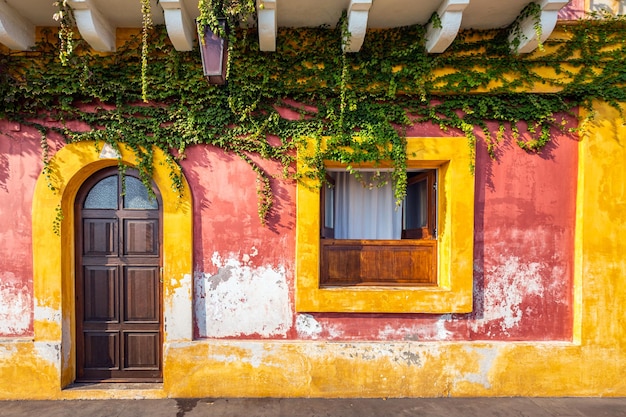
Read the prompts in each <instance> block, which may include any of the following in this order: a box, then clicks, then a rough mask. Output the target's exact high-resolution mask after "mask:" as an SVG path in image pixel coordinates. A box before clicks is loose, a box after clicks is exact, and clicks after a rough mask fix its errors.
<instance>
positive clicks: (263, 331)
mask: <svg viewBox="0 0 626 417" xmlns="http://www.w3.org/2000/svg"><path fill="white" fill-rule="evenodd" d="M257 254H258V250H257V249H256V248H255V247H252V248H251V250H250V253H244V254H242V255H240V256H230V257H228V258H226V259H223V258H222V257H221V256H220V255H219V254H218V253H214V254H213V256H212V262H213V264H214V265H215V267H217V273H216V274H212V275H211V274H205V273H202V274H201V273H197V274H196V299H195V312H196V323H197V325H198V330H199V333H200V334H199V335H200V337H237V336H258V337H283V338H284V337H287V333H288V332H289V330H290V329H291V327H292V320H293V319H292V317H293V311H292V308H291V302H290V299H289V285H288V282H287V276H286V272H285V268H284V267H282V266H278V267H273V266H271V265H268V266H260V267H254V266H251V264H252V262H251V258H253V257H255V256H256V255H257Z"/></svg>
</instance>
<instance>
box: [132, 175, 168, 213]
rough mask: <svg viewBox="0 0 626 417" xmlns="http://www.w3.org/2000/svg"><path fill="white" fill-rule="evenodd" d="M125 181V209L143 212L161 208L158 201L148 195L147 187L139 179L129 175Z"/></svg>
mask: <svg viewBox="0 0 626 417" xmlns="http://www.w3.org/2000/svg"><path fill="white" fill-rule="evenodd" d="M124 181H125V186H126V192H125V195H124V208H126V209H142V210H156V209H158V208H159V206H158V203H157V201H156V199H155V198H154V197H151V196H150V195H149V194H148V190H146V187H145V185H143V183H142V182H141V181H140V180H139V179H137V178H135V177H131V176H130V175H127V176H126V177H125V178H124Z"/></svg>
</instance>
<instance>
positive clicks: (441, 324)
mask: <svg viewBox="0 0 626 417" xmlns="http://www.w3.org/2000/svg"><path fill="white" fill-rule="evenodd" d="M451 320H452V314H444V315H442V316H441V317H439V319H438V320H437V323H436V324H435V328H436V329H437V340H446V339H449V338H450V337H451V336H452V332H451V331H449V330H448V329H446V323H447V322H449V321H451Z"/></svg>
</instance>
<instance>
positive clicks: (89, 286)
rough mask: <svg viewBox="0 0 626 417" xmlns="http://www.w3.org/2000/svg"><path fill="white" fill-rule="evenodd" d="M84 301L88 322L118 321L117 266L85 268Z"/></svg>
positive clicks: (85, 317) (85, 315)
mask: <svg viewBox="0 0 626 417" xmlns="http://www.w3.org/2000/svg"><path fill="white" fill-rule="evenodd" d="M83 280H84V282H83V290H84V293H83V303H84V317H83V319H84V320H85V321H86V322H118V321H119V310H118V307H117V306H118V304H119V303H118V299H117V293H118V292H117V282H118V279H117V267H114V266H113V267H110V266H109V267H107V266H85V267H84V268H83Z"/></svg>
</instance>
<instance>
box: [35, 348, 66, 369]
mask: <svg viewBox="0 0 626 417" xmlns="http://www.w3.org/2000/svg"><path fill="white" fill-rule="evenodd" d="M35 351H36V352H37V356H39V357H40V358H41V359H43V360H45V361H47V362H50V363H51V364H52V365H53V366H54V367H56V368H57V369H60V365H61V345H59V344H58V343H50V342H35Z"/></svg>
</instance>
